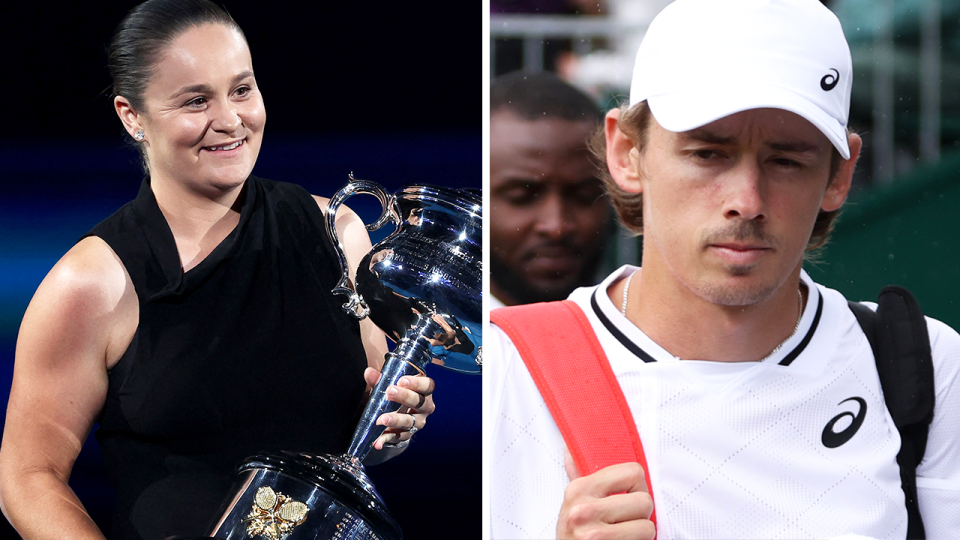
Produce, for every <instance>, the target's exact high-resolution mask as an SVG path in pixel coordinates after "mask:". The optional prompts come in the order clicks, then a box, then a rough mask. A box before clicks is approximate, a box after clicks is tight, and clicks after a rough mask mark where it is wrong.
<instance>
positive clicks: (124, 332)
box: [21, 236, 139, 368]
mask: <svg viewBox="0 0 960 540" xmlns="http://www.w3.org/2000/svg"><path fill="white" fill-rule="evenodd" d="M138 314H139V304H138V301H137V294H136V291H135V289H134V287H133V283H132V281H131V280H130V276H129V275H128V273H127V271H126V268H125V267H124V266H123V263H122V262H121V261H120V258H119V257H118V256H117V255H116V253H114V251H113V250H112V249H111V248H110V246H109V245H107V243H106V242H104V241H103V240H102V239H100V238H98V237H95V236H89V237H87V238H84V239H83V240H81V241H80V242H77V244H76V245H74V246H73V247H72V248H71V249H70V250H69V251H67V253H66V254H65V255H64V256H63V257H62V258H61V259H60V260H59V261H57V263H56V264H55V265H54V266H53V268H52V269H51V270H50V272H49V273H48V274H47V276H46V277H45V278H44V279H43V281H42V282H41V283H40V286H39V287H38V288H37V292H36V294H34V297H33V299H32V300H31V301H30V305H29V307H28V308H27V312H26V313H25V314H24V323H23V325H22V328H21V331H22V332H24V331H26V332H28V333H29V332H30V331H31V330H32V329H33V330H40V331H41V332H43V331H44V330H45V329H53V328H60V329H64V328H71V329H73V330H74V331H70V332H65V333H62V334H61V336H63V337H64V338H69V337H70V336H75V337H77V338H80V337H83V338H84V339H87V340H93V341H96V342H100V343H101V344H102V346H103V348H104V351H103V352H104V354H105V356H106V359H107V363H108V368H109V367H112V364H113V363H115V362H116V360H119V358H120V356H121V355H122V354H123V351H124V350H126V346H127V345H129V343H130V340H131V339H133V333H134V332H135V331H136V326H137V320H138Z"/></svg>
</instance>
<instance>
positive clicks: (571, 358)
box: [490, 300, 656, 523]
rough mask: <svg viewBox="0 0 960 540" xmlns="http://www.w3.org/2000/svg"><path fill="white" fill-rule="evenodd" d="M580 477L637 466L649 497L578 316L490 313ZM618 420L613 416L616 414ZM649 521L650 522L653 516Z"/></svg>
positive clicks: (617, 403)
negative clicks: (521, 364)
mask: <svg viewBox="0 0 960 540" xmlns="http://www.w3.org/2000/svg"><path fill="white" fill-rule="evenodd" d="M490 322H492V323H493V324H496V325H497V326H499V327H500V328H501V329H502V330H503V331H504V332H506V334H507V335H508V336H510V339H511V340H512V341H513V344H514V346H516V348H517V351H518V352H519V353H520V356H521V357H522V358H523V362H524V363H525V364H526V366H527V370H528V371H529V372H530V375H531V377H533V381H534V382H535V383H536V385H537V388H538V389H539V390H540V395H541V396H543V399H544V401H545V402H546V403H547V408H549V409H550V414H551V415H553V420H554V421H555V422H556V423H557V427H558V428H560V433H561V434H562V435H563V440H564V441H565V442H566V443H567V448H568V449H569V450H570V454H571V455H572V456H573V461H574V463H575V464H576V466H577V471H579V472H580V474H581V475H587V474H591V473H593V472H596V471H598V470H600V469H602V468H604V467H607V466H610V465H616V464H618V463H628V462H637V463H639V464H640V465H641V466H642V467H643V470H644V472H645V473H646V480H647V490H648V492H649V493H650V496H651V497H652V496H653V488H652V486H651V484H650V474H649V469H648V468H647V460H646V457H645V456H644V453H643V444H642V443H641V442H640V434H639V433H637V426H636V424H635V423H634V421H633V414H631V412H630V407H629V406H628V405H627V400H626V398H625V397H624V395H623V390H622V389H621V388H620V384H619V383H618V382H617V378H616V376H615V375H614V374H613V370H612V369H611V368H610V363H609V362H608V361H607V356H606V354H604V352H603V347H602V346H601V345H600V340H598V339H597V335H596V334H595V333H594V332H593V328H592V327H591V326H590V321H588V320H587V316H586V315H585V314H584V313H583V310H581V309H580V307H579V306H577V304H576V303H574V302H572V301H570V300H564V301H562V302H545V303H539V304H526V305H521V306H512V307H506V308H499V309H495V310H493V311H491V312H490ZM617 413H619V414H617ZM651 520H653V521H654V523H656V520H654V516H651Z"/></svg>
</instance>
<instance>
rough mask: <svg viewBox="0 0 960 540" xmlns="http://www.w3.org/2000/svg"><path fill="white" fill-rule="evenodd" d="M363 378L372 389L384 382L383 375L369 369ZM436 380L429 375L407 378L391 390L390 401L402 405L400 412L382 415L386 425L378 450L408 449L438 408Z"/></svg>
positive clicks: (391, 387)
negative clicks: (435, 400) (412, 439)
mask: <svg viewBox="0 0 960 540" xmlns="http://www.w3.org/2000/svg"><path fill="white" fill-rule="evenodd" d="M363 378H364V379H365V380H366V381H367V384H369V385H370V386H371V387H373V386H375V385H376V384H377V381H378V380H380V372H379V371H377V370H375V369H373V368H369V367H368V368H367V369H366V371H364V372H363ZM434 387H435V383H434V381H433V379H431V378H430V377H426V376H417V377H414V376H410V375H405V376H403V377H401V378H400V380H399V381H398V382H397V384H396V385H393V386H390V387H389V388H387V399H389V400H390V401H393V402H394V403H399V404H400V405H402V407H400V410H398V411H397V412H392V413H385V414H382V415H380V418H378V419H377V425H379V426H386V428H387V429H386V430H385V431H384V432H383V435H380V437H379V438H377V440H376V441H375V442H374V443H373V447H374V448H376V449H377V450H382V449H384V448H404V447H406V445H407V444H408V442H407V441H409V440H410V438H411V437H413V434H414V433H416V432H417V431H419V430H421V429H423V428H424V426H426V425H427V417H428V416H430V415H431V414H432V413H433V411H434V410H436V405H435V404H434V403H433V390H434Z"/></svg>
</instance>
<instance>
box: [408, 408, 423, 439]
mask: <svg viewBox="0 0 960 540" xmlns="http://www.w3.org/2000/svg"><path fill="white" fill-rule="evenodd" d="M407 414H409V415H410V418H412V419H413V425H411V426H410V429H408V430H407V431H409V432H410V434H411V435H413V434H414V433H416V432H417V431H418V430H419V429H420V428H418V427H417V417H416V416H414V415H413V414H411V413H407Z"/></svg>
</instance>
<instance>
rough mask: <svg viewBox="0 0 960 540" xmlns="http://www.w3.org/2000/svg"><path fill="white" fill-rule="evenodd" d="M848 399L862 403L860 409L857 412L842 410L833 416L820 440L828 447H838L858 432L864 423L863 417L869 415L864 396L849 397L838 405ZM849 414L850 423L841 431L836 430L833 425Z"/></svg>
mask: <svg viewBox="0 0 960 540" xmlns="http://www.w3.org/2000/svg"><path fill="white" fill-rule="evenodd" d="M848 401H856V402H857V403H859V404H860V410H859V411H857V414H853V413H852V412H850V411H846V412H842V413H840V414H838V415H836V416H834V417H833V419H832V420H830V422H828V423H827V425H826V427H824V428H823V434H822V435H820V442H822V443H823V445H824V446H826V447H827V448H836V447H838V446H840V445H842V444H844V443H846V442H847V441H849V440H850V439H852V438H853V436H854V435H856V434H857V431H859V430H860V426H861V425H863V418H864V417H865V416H866V415H867V402H866V401H864V400H863V398H859V397H852V398H847V399H845V400H843V401H841V402H840V403H838V404H837V405H843V404H844V403H846V402H848ZM847 416H849V417H850V418H851V420H850V425H849V426H847V427H846V428H844V429H842V430H840V431H834V430H833V426H834V425H836V423H837V422H839V421H840V419H841V418H844V417H847Z"/></svg>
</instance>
